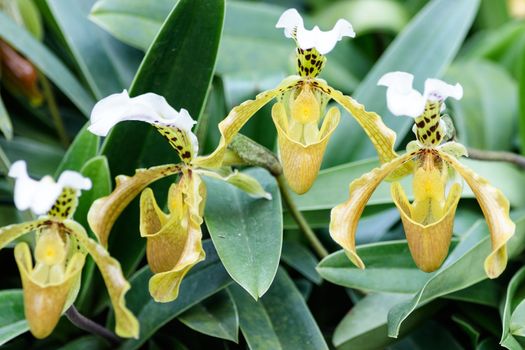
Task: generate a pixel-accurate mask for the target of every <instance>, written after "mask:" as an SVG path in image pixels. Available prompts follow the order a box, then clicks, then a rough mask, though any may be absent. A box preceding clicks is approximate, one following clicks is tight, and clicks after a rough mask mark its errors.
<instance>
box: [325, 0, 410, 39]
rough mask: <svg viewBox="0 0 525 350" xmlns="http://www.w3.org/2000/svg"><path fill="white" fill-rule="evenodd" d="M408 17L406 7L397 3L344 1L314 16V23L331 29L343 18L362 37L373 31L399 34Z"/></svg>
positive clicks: (376, 0)
mask: <svg viewBox="0 0 525 350" xmlns="http://www.w3.org/2000/svg"><path fill="white" fill-rule="evenodd" d="M364 14H366V16H365V15H364ZM408 17H409V15H408V11H407V8H406V6H405V5H404V4H401V3H399V2H397V1H393V0H375V1H369V0H346V1H338V2H335V3H334V4H331V5H330V6H328V7H326V8H325V9H323V11H321V13H319V14H318V15H317V16H315V19H316V21H315V22H316V23H319V25H323V26H324V28H331V27H332V26H333V24H334V23H335V22H337V20H338V19H339V18H345V19H347V20H348V21H349V22H350V23H352V26H353V28H354V30H355V32H356V33H357V35H358V36H362V35H365V34H367V33H370V32H374V31H390V32H394V33H397V32H400V31H401V30H402V29H403V27H404V26H405V25H406V23H407V22H408V19H409V18H408Z"/></svg>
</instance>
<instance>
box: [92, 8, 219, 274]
mask: <svg viewBox="0 0 525 350" xmlns="http://www.w3.org/2000/svg"><path fill="white" fill-rule="evenodd" d="M223 14H224V3H223V1H222V0H203V1H192V0H181V1H180V2H179V3H178V5H177V6H176V7H175V8H174V9H173V11H172V12H171V13H170V15H169V16H168V19H167V20H166V22H165V23H164V25H163V27H162V29H161V30H160V32H159V33H158V35H157V37H156V39H155V42H154V43H153V44H152V45H151V47H150V49H149V50H148V52H147V53H146V56H145V58H144V61H143V62H142V64H141V66H140V69H139V71H138V72H137V76H136V77H135V80H134V82H133V84H132V86H131V89H130V94H131V95H132V96H136V95H139V94H142V93H146V92H154V93H157V94H160V95H163V96H165V97H166V99H167V101H168V103H169V104H170V105H171V106H173V107H174V108H175V109H177V110H179V109H180V108H185V109H187V110H188V111H189V113H190V115H191V116H192V117H193V118H194V119H198V118H199V115H200V114H201V111H202V109H203V106H204V103H205V101H206V96H207V92H208V88H209V86H210V82H211V79H212V76H213V68H214V65H215V59H216V52H217V49H218V46H219V40H220V34H221V30H222V22H223ZM138 141H140V142H138ZM102 153H103V154H104V155H106V157H107V158H108V162H109V166H110V169H111V173H112V175H114V176H115V175H118V174H127V175H129V174H132V173H133V172H134V170H135V169H137V168H142V167H147V166H153V165H160V164H166V163H171V162H176V161H177V159H178V157H177V155H176V154H177V153H176V152H175V151H174V150H173V148H172V147H171V146H170V145H169V144H168V142H166V140H165V139H164V138H163V137H162V136H161V135H160V134H159V133H158V132H157V131H156V130H155V128H153V127H151V126H150V125H147V124H145V123H133V122H128V123H122V124H121V125H117V126H116V127H115V128H114V129H113V130H112V132H111V133H110V134H109V136H108V137H107V138H106V141H105V143H104V146H103V150H102ZM167 189H168V186H164V188H163V190H162V191H157V192H156V194H157V198H162V199H164V198H166V194H167ZM136 203H137V201H135V205H131V206H130V207H129V208H128V210H127V211H125V212H124V213H123V215H121V218H120V221H119V222H117V224H116V225H115V227H114V229H113V232H114V234H113V235H112V237H111V240H110V250H111V251H112V254H113V255H114V256H116V258H117V259H119V261H120V262H121V264H122V265H123V268H124V271H130V270H132V269H133V268H134V267H135V266H136V264H137V263H138V262H139V261H140V259H141V257H142V253H143V251H144V242H143V241H142V240H141V239H140V236H139V232H138V227H139V225H138V215H137V213H138V209H137V205H136ZM161 205H162V204H161ZM116 233H121V234H120V235H118V234H116Z"/></svg>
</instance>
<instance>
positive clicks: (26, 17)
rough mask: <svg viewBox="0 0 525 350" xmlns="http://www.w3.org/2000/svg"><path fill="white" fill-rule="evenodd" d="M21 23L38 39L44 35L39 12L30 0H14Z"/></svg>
mask: <svg viewBox="0 0 525 350" xmlns="http://www.w3.org/2000/svg"><path fill="white" fill-rule="evenodd" d="M16 3H17V7H18V11H19V13H20V16H21V19H22V24H23V25H24V27H26V28H27V30H28V31H29V32H30V33H31V34H32V35H33V36H34V37H35V38H37V39H38V40H40V41H41V40H42V38H43V37H44V28H43V26H42V18H41V17H40V12H38V8H37V7H36V6H35V4H34V3H33V1H31V0H16Z"/></svg>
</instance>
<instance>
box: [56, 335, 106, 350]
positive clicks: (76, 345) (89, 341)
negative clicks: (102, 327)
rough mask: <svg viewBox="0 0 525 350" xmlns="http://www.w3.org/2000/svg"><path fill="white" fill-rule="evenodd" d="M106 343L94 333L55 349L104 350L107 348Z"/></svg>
mask: <svg viewBox="0 0 525 350" xmlns="http://www.w3.org/2000/svg"><path fill="white" fill-rule="evenodd" d="M109 348H110V347H109V345H108V343H107V342H106V341H105V340H103V339H102V338H100V337H97V336H94V335H87V336H85V337H82V338H78V339H76V340H73V341H72V342H69V343H67V344H66V345H64V346H62V347H60V348H57V349H56V350H77V349H82V350H104V349H109Z"/></svg>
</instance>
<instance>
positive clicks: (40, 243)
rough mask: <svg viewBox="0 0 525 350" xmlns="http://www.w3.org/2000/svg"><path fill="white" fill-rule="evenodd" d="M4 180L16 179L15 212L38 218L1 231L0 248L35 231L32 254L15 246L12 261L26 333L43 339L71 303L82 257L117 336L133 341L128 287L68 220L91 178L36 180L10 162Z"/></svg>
mask: <svg viewBox="0 0 525 350" xmlns="http://www.w3.org/2000/svg"><path fill="white" fill-rule="evenodd" d="M9 176H10V177H13V178H15V179H16V183H15V191H14V201H15V205H16V207H17V208H18V209H19V210H27V209H30V210H31V211H32V212H33V213H34V214H35V215H39V218H38V219H36V220H33V221H29V222H24V223H21V224H14V225H10V226H6V227H3V228H0V248H3V247H5V246H6V245H7V244H8V243H10V242H12V241H13V240H15V239H17V238H19V237H21V236H22V235H24V234H26V233H29V232H33V231H35V232H36V244H35V247H34V250H33V254H34V263H33V258H32V254H31V249H30V247H29V245H28V244H27V243H25V242H20V243H18V244H17V245H16V247H15V259H16V263H17V265H18V269H19V271H20V276H21V278H22V286H23V289H24V310H25V316H26V319H27V321H28V323H29V328H30V330H31V333H33V335H34V336H35V337H37V338H45V337H47V336H48V335H49V334H50V333H51V332H52V331H53V329H54V328H55V326H56V324H57V323H58V320H59V319H60V316H61V315H62V313H63V312H64V311H65V310H66V309H67V308H68V307H69V306H70V305H71V304H72V303H73V301H74V300H75V298H76V296H77V293H78V291H79V288H80V275H81V272H82V268H83V267H84V263H85V259H86V255H87V254H89V255H91V257H92V258H93V260H94V261H95V263H96V264H97V266H98V267H99V269H100V272H101V273H102V277H103V278H104V282H105V283H106V287H107V290H108V293H109V296H110V299H111V303H112V304H113V308H114V310H115V318H116V325H115V330H116V333H117V334H118V335H119V336H121V337H128V338H129V337H135V338H137V337H138V333H139V324H138V321H137V319H136V318H135V316H133V314H132V313H131V311H130V310H129V309H128V308H127V307H126V305H125V300H124V295H125V294H126V292H127V291H128V289H129V288H130V285H129V283H128V281H126V279H125V278H124V275H123V274H122V270H121V268H120V264H119V263H118V261H117V260H115V259H113V258H112V257H111V256H110V255H109V254H108V252H107V250H106V249H105V248H104V247H102V246H101V245H100V244H99V243H98V242H96V241H94V240H93V239H91V238H89V237H88V235H87V233H86V231H85V229H84V228H83V227H82V226H81V225H80V224H79V223H77V222H76V221H74V220H73V219H72V217H73V214H74V212H75V209H76V207H77V204H78V197H79V196H80V192H81V191H82V190H89V189H90V188H91V180H90V179H88V178H85V177H83V176H82V175H81V174H79V173H77V172H74V171H69V170H66V171H64V172H63V173H62V174H61V175H60V177H59V178H58V181H56V182H55V181H54V180H53V179H52V178H51V177H50V176H46V177H44V178H42V179H41V180H40V181H36V180H33V179H32V178H31V177H29V175H28V174H27V167H26V163H25V162H24V161H17V162H15V163H14V164H13V165H12V166H11V168H10V170H9Z"/></svg>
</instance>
